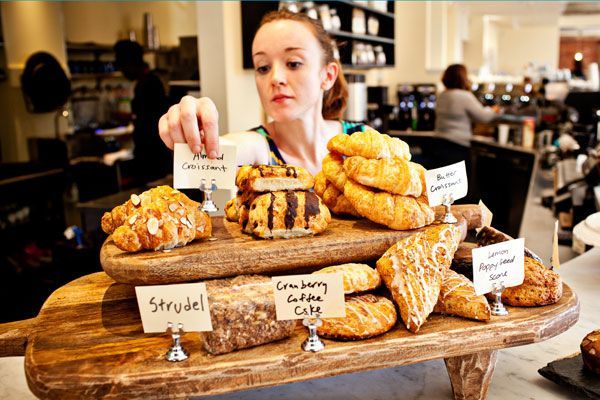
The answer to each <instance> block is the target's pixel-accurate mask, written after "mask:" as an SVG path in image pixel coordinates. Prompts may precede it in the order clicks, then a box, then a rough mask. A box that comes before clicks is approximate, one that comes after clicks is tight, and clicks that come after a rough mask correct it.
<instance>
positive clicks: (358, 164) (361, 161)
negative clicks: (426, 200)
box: [344, 156, 426, 197]
mask: <svg viewBox="0 0 600 400" xmlns="http://www.w3.org/2000/svg"><path fill="white" fill-rule="evenodd" d="M344 171H345V172H346V175H347V176H348V177H349V178H350V179H352V180H354V181H355V182H358V183H360V184H362V185H366V186H370V187H374V188H377V189H380V190H383V191H386V192H389V193H393V194H400V195H403V196H413V197H419V196H421V195H422V194H423V192H426V190H425V185H424V184H423V182H424V181H425V168H423V167H422V166H421V165H419V164H416V163H413V162H410V161H407V160H405V159H403V158H384V159H381V160H370V159H366V158H364V157H361V156H354V157H348V158H346V159H345V160H344Z"/></svg>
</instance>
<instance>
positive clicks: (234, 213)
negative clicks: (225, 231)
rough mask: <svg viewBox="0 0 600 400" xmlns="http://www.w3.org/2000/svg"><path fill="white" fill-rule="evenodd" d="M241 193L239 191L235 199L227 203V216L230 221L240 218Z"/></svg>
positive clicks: (236, 220)
mask: <svg viewBox="0 0 600 400" xmlns="http://www.w3.org/2000/svg"><path fill="white" fill-rule="evenodd" d="M240 197H241V196H240V194H239V193H238V195H237V196H235V197H234V198H233V199H231V200H229V201H228V202H227V203H225V218H226V219H227V221H230V222H238V221H239V220H240V214H239V208H240V203H241V201H240Z"/></svg>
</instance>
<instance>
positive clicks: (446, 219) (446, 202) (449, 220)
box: [442, 195, 458, 224]
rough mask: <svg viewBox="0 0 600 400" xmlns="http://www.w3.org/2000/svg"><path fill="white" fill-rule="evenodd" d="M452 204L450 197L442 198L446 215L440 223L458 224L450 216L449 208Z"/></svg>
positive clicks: (452, 216)
mask: <svg viewBox="0 0 600 400" xmlns="http://www.w3.org/2000/svg"><path fill="white" fill-rule="evenodd" d="M453 202H454V199H453V198H452V195H447V196H444V202H443V203H442V204H443V205H444V207H445V208H446V214H444V218H442V222H443V223H444V224H456V223H457V222H458V220H457V219H456V217H455V216H454V215H453V214H452V211H451V206H452V203H453Z"/></svg>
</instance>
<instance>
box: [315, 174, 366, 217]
mask: <svg viewBox="0 0 600 400" xmlns="http://www.w3.org/2000/svg"><path fill="white" fill-rule="evenodd" d="M315 193H316V194H317V195H318V196H319V197H320V198H321V200H323V203H325V205H326V206H327V208H329V211H331V212H333V213H334V214H338V215H351V216H353V217H360V214H359V213H358V212H357V211H356V210H355V209H354V207H352V204H350V202H349V201H348V199H347V198H346V196H344V194H343V193H342V192H340V191H339V190H337V189H336V188H335V186H334V185H333V184H332V183H331V182H329V181H328V180H327V178H325V175H324V174H323V171H320V172H319V173H318V174H317V175H315Z"/></svg>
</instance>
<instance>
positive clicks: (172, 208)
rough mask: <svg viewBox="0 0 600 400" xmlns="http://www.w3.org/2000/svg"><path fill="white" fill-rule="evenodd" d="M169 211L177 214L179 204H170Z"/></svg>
mask: <svg viewBox="0 0 600 400" xmlns="http://www.w3.org/2000/svg"><path fill="white" fill-rule="evenodd" d="M169 210H171V212H175V210H177V204H175V203H171V204H169Z"/></svg>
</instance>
